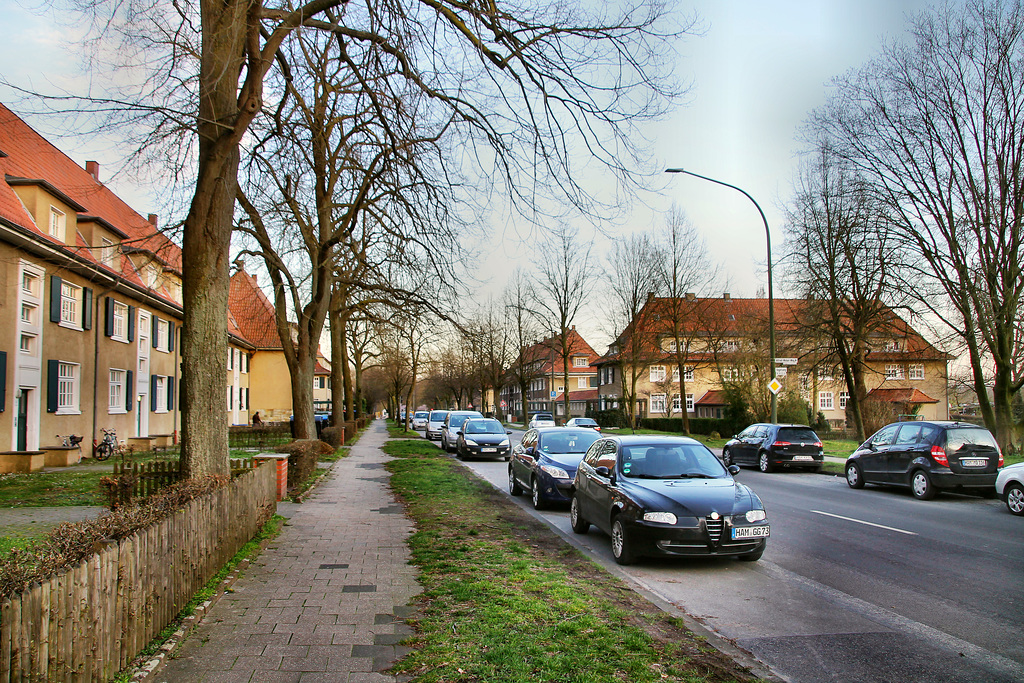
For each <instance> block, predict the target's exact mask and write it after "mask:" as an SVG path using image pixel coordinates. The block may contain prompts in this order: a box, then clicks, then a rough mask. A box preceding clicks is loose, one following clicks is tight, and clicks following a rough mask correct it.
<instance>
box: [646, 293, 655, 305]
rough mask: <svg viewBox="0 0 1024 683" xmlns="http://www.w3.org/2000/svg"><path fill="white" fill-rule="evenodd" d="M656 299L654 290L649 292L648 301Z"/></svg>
mask: <svg viewBox="0 0 1024 683" xmlns="http://www.w3.org/2000/svg"><path fill="white" fill-rule="evenodd" d="M652 300H654V292H647V303H651V301H652Z"/></svg>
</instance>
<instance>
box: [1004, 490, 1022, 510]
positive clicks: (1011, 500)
mask: <svg viewBox="0 0 1024 683" xmlns="http://www.w3.org/2000/svg"><path fill="white" fill-rule="evenodd" d="M1006 507H1007V508H1009V510H1010V512H1012V513H1013V514H1015V515H1024V488H1021V487H1020V486H1011V487H1010V489H1009V490H1008V491H1007V492H1006Z"/></svg>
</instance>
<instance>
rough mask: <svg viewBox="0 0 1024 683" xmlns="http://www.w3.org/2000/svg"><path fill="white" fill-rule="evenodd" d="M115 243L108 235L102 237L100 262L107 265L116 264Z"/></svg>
mask: <svg viewBox="0 0 1024 683" xmlns="http://www.w3.org/2000/svg"><path fill="white" fill-rule="evenodd" d="M115 253H116V252H115V251H114V243H113V242H111V241H110V240H108V239H107V238H106V237H103V238H101V239H100V263H102V264H103V265H105V266H110V267H113V266H114V255H115Z"/></svg>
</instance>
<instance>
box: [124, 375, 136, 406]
mask: <svg viewBox="0 0 1024 683" xmlns="http://www.w3.org/2000/svg"><path fill="white" fill-rule="evenodd" d="M134 405H135V373H134V372H133V371H131V370H129V371H127V372H126V373H125V380H124V409H125V410H127V411H128V412H129V413H130V412H132V407H133V406H134Z"/></svg>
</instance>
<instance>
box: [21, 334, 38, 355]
mask: <svg viewBox="0 0 1024 683" xmlns="http://www.w3.org/2000/svg"><path fill="white" fill-rule="evenodd" d="M36 339H37V337H36V335H34V334H32V333H30V332H22V333H21V339H20V340H19V341H18V352H19V353H24V354H26V355H29V356H34V355H36Z"/></svg>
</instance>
